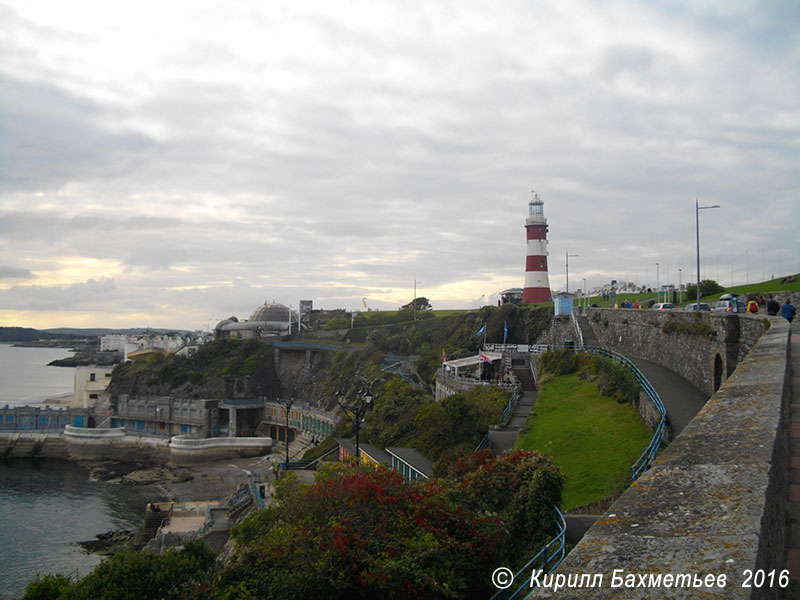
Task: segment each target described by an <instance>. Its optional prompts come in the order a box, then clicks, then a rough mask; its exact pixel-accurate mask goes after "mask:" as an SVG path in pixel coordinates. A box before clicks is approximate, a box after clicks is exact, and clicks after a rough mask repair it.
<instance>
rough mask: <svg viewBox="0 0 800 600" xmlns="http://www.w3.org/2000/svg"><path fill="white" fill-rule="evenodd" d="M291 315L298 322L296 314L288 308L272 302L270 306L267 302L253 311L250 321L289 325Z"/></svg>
mask: <svg viewBox="0 0 800 600" xmlns="http://www.w3.org/2000/svg"><path fill="white" fill-rule="evenodd" d="M290 314H291V315H292V316H291V318H292V319H293V320H295V321H296V320H297V317H295V315H294V312H293V311H291V310H290V309H289V307H288V306H285V305H283V304H278V303H277V302H272V303H270V304H267V303H266V302H265V303H264V304H262V305H261V306H259V307H258V308H256V309H255V310H254V311H253V313H252V314H251V315H250V318H249V319H248V321H261V322H265V321H266V322H270V321H272V322H282V323H287V322H288V321H289V318H290V317H289V315H290Z"/></svg>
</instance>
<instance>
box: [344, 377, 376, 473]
mask: <svg viewBox="0 0 800 600" xmlns="http://www.w3.org/2000/svg"><path fill="white" fill-rule="evenodd" d="M356 395H357V396H358V397H357V398H355V399H351V400H348V399H347V395H346V394H345V393H344V392H343V391H342V390H339V391H337V392H336V402H337V403H338V404H339V408H341V409H342V410H343V411H344V414H345V415H347V418H348V419H350V421H351V422H352V423H353V426H354V427H355V428H356V457H357V458H358V457H360V456H361V447H360V446H359V435H358V434H359V431H360V429H361V422H362V421H363V420H364V415H366V414H367V411H368V410H369V409H370V407H371V406H372V398H373V395H372V389H371V388H369V387H364V388H361V389H360V390H358V392H356Z"/></svg>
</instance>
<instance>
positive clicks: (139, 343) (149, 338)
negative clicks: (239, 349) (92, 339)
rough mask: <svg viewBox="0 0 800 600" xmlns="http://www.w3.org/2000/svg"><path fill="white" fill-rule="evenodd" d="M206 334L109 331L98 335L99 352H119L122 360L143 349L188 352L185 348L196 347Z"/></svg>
mask: <svg viewBox="0 0 800 600" xmlns="http://www.w3.org/2000/svg"><path fill="white" fill-rule="evenodd" d="M207 337H209V336H208V334H204V333H202V332H195V333H193V334H187V335H181V334H177V333H174V334H171V335H169V334H165V333H143V334H132V335H128V334H125V333H109V334H107V335H104V336H101V337H100V352H119V353H120V354H121V355H122V357H123V360H126V361H127V360H129V359H130V356H131V354H134V353H136V352H141V351H143V350H157V351H161V352H167V353H172V352H174V353H181V352H184V353H189V354H191V353H192V352H191V351H190V350H187V349H191V348H195V349H196V348H198V347H199V346H201V345H202V344H203V343H205V341H206V338H207Z"/></svg>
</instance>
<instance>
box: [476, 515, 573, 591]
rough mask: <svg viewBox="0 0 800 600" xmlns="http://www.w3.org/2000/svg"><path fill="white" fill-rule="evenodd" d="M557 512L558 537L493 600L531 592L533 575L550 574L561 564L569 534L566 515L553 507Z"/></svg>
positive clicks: (543, 548)
mask: <svg viewBox="0 0 800 600" xmlns="http://www.w3.org/2000/svg"><path fill="white" fill-rule="evenodd" d="M553 508H554V509H555V511H556V516H557V521H556V536H555V537H554V538H553V539H552V540H550V541H549V542H547V543H546V544H545V545H544V546H542V549H541V550H539V552H538V554H536V556H534V557H533V558H532V559H530V560H529V561H528V563H527V564H526V565H525V566H524V567H522V568H521V569H520V570H519V571H517V572H516V573H514V579H513V583H512V584H511V585H509V586H508V587H507V588H506V589H504V590H498V591H497V593H496V594H495V595H494V596H492V598H491V600H501V599H502V600H512V599H513V598H516V597H517V596H518V595H519V594H520V593H521V592H523V591H529V590H530V589H531V585H532V583H533V574H534V573H536V572H539V571H544V572H545V573H546V574H550V573H552V572H553V571H555V569H556V567H557V566H558V565H560V564H561V561H562V560H564V556H566V549H565V536H566V533H567V522H566V521H565V520H564V515H563V514H562V513H561V511H560V510H559V509H558V507H557V506H554V507H553Z"/></svg>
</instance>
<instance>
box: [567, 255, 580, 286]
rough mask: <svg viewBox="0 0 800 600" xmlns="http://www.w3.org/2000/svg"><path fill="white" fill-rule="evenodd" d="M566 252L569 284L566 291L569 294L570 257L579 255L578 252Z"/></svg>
mask: <svg viewBox="0 0 800 600" xmlns="http://www.w3.org/2000/svg"><path fill="white" fill-rule="evenodd" d="M566 254H567V286H566V288H567V289H566V291H567V293H568V294H569V259H570V257H571V256H578V255H577V254H570V253H569V250H567V253H566Z"/></svg>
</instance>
